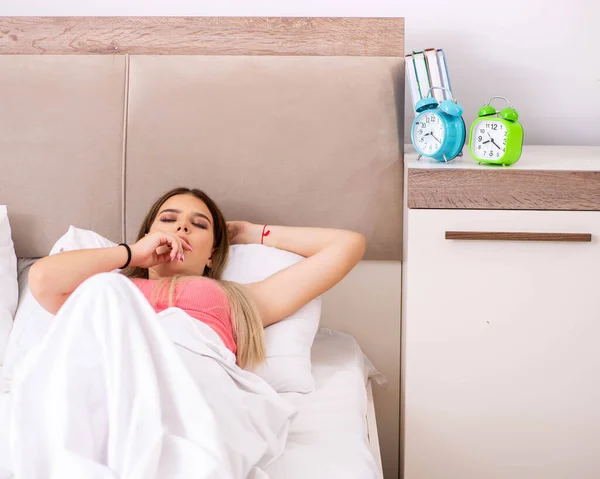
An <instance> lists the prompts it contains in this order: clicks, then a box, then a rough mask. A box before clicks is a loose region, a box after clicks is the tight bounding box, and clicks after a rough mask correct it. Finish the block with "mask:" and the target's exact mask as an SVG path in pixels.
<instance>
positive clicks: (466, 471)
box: [403, 147, 600, 479]
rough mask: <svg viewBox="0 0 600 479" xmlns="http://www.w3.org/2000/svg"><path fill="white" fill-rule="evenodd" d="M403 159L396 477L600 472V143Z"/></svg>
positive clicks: (513, 477)
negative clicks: (399, 465) (509, 154)
mask: <svg viewBox="0 0 600 479" xmlns="http://www.w3.org/2000/svg"><path fill="white" fill-rule="evenodd" d="M465 151H466V150H465ZM405 168H406V171H405V173H406V174H405V182H406V185H405V186H406V188H407V190H406V191H407V209H406V210H405V214H406V215H407V217H406V223H405V225H406V232H405V241H406V245H405V248H406V252H405V257H404V271H403V279H404V281H406V285H405V287H406V288H405V293H406V294H405V295H404V297H403V306H404V307H403V318H404V331H403V335H404V347H405V349H404V365H403V367H404V377H403V384H404V403H403V404H404V438H403V441H404V478H405V479H422V478H427V479H438V478H440V479H442V478H443V479H451V478H457V479H458V478H460V479H484V478H485V479H495V478H497V479H508V478H510V479H532V478H544V479H554V478H555V479H559V478H560V479H566V478H582V479H583V478H586V479H587V478H592V477H597V476H598V470H599V469H600V381H599V380H598V378H599V375H600V147H525V149H524V152H523V156H522V158H521V160H520V161H519V163H517V164H516V165H514V166H513V167H509V168H503V167H492V166H489V165H478V164H477V163H475V162H474V161H473V160H472V159H471V158H470V157H469V156H468V153H467V156H466V157H464V158H461V159H458V160H455V161H453V162H451V163H449V164H447V165H446V164H441V163H437V162H435V163H434V162H432V161H430V160H427V159H422V160H421V161H416V154H414V153H413V154H411V153H410V149H409V148H408V149H407V154H406V155H405Z"/></svg>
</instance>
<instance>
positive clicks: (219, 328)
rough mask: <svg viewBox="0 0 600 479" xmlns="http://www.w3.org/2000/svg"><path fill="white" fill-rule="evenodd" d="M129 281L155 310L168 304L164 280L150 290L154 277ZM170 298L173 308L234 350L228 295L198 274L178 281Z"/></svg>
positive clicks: (166, 287) (159, 310)
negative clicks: (217, 336)
mask: <svg viewBox="0 0 600 479" xmlns="http://www.w3.org/2000/svg"><path fill="white" fill-rule="evenodd" d="M132 281H133V283H134V284H135V285H136V286H137V287H138V288H139V289H140V291H141V292H142V293H143V294H144V296H146V298H147V299H148V301H149V302H150V304H151V305H152V307H153V308H154V310H155V311H156V312H157V313H159V312H161V311H163V310H165V309H167V308H168V307H169V283H168V282H167V283H166V286H164V287H160V286H157V287H158V288H160V289H161V290H162V291H153V289H154V287H155V286H156V285H157V281H156V280H151V279H138V278H134V279H132ZM173 300H174V301H173V302H174V304H173V306H174V307H176V308H180V309H182V310H183V311H185V312H186V313H187V314H189V315H190V316H191V317H193V318H195V319H197V320H198V321H201V322H203V323H204V324H206V325H208V326H209V327H210V328H212V330H213V331H214V332H215V333H217V334H218V335H219V337H220V338H221V340H222V341H223V343H224V344H225V347H226V348H227V349H229V350H230V351H231V352H232V353H233V354H235V353H236V351H237V347H236V344H235V339H234V334H233V323H232V320H231V308H230V305H229V298H228V297H227V294H225V291H223V290H222V289H221V288H220V287H219V285H218V284H217V283H216V282H215V281H213V280H211V279H209V278H202V277H197V278H187V279H183V280H179V282H178V283H177V284H176V285H175V292H174V296H173Z"/></svg>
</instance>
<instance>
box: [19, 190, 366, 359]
mask: <svg viewBox="0 0 600 479" xmlns="http://www.w3.org/2000/svg"><path fill="white" fill-rule="evenodd" d="M261 242H262V243H264V244H265V245H267V246H274V247H276V248H279V249H283V250H287V251H291V252H293V253H297V254H299V255H301V256H304V257H306V259H305V260H303V261H301V262H299V263H297V264H295V265H292V266H290V267H288V268H286V269H284V270H282V271H280V272H278V273H276V274H274V275H273V276H271V277H269V278H267V279H265V280H263V281H260V282H257V283H252V284H247V285H240V284H236V283H231V282H226V281H221V280H220V278H221V274H222V272H223V269H224V268H225V265H226V262H227V256H228V251H229V245H230V244H251V243H261ZM364 251H365V238H364V237H363V236H362V235H361V234H359V233H355V232H352V231H345V230H336V229H324V228H297V227H284V226H268V227H267V229H266V230H265V227H264V226H263V225H255V224H251V223H248V222H244V221H230V222H226V221H225V219H224V217H223V214H222V213H221V211H220V209H219V208H218V207H217V205H216V204H215V203H214V201H212V200H211V199H210V198H209V197H208V196H207V195H206V194H205V193H203V192H202V191H200V190H197V189H187V188H176V189H174V190H171V191H169V192H167V193H165V194H164V195H162V196H161V197H160V198H159V199H158V200H157V201H156V202H155V203H154V205H153V206H152V208H151V209H150V211H149V212H148V214H147V216H146V218H145V220H144V221H143V223H142V225H141V227H140V231H139V234H138V238H137V242H136V243H135V244H133V245H131V246H130V247H128V246H126V245H119V246H116V247H114V248H104V249H88V250H79V251H69V252H64V253H61V254H57V255H52V256H48V257H46V258H43V259H41V260H39V261H38V262H36V263H35V265H34V266H33V267H32V268H31V271H30V273H29V285H30V288H31V291H32V293H33V295H34V297H35V298H36V300H37V301H38V302H39V303H40V304H41V305H42V306H43V307H44V308H45V309H46V310H47V311H49V312H50V313H52V314H56V313H57V312H58V310H59V309H60V308H61V306H62V305H63V304H64V303H65V301H66V300H67V299H68V298H69V296H70V295H71V294H72V293H73V291H74V290H75V289H76V288H77V287H78V286H79V285H80V284H81V283H82V282H84V281H85V280H86V279H87V278H89V277H91V276H93V275H95V274H98V273H102V272H108V271H113V270H115V269H116V268H122V269H123V274H124V275H126V276H127V277H129V278H130V279H131V280H132V281H133V282H134V283H135V285H136V286H137V287H138V288H139V289H140V290H141V291H142V293H144V295H145V296H146V298H147V299H148V301H149V302H150V303H151V305H152V306H153V307H154V309H155V310H156V311H157V312H159V311H161V310H164V309H166V308H167V307H169V306H176V307H179V308H181V309H183V310H184V311H186V312H187V313H188V314H189V315H190V316H192V317H194V318H196V319H198V320H199V321H202V322H203V323H205V324H207V325H208V326H210V327H211V328H212V329H213V330H214V331H215V332H216V333H217V335H218V336H219V337H220V338H221V340H222V341H223V343H224V345H225V346H226V347H227V348H228V349H229V350H230V351H232V352H233V353H234V354H236V357H237V363H238V365H240V366H241V367H244V368H251V367H253V366H255V365H257V364H259V363H260V362H261V361H262V360H263V359H264V356H265V348H264V340H263V334H262V329H263V328H265V327H267V326H269V325H271V324H273V323H276V322H278V321H280V320H282V319H284V318H286V317H287V316H289V315H290V314H292V313H293V312H294V311H296V310H298V309H299V308H301V307H302V306H303V305H304V304H306V303H308V302H309V301H311V300H313V299H314V298H316V297H318V296H319V295H321V294H322V293H324V292H325V291H327V290H328V289H330V288H331V287H332V286H334V285H335V284H336V283H338V282H339V281H340V280H341V279H342V278H343V277H344V276H345V275H346V274H347V273H348V272H349V271H350V270H351V269H352V268H353V267H354V266H355V265H356V264H357V263H358V261H360V259H361V258H362V256H363V254H364ZM124 265H125V267H123V266H124Z"/></svg>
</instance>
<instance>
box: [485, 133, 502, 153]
mask: <svg viewBox="0 0 600 479" xmlns="http://www.w3.org/2000/svg"><path fill="white" fill-rule="evenodd" d="M486 133H487V136H489V137H490V139H489V140H487V141H484V142H483V143H482V145H485V144H486V143H489V142H490V141H491V142H492V144H493V145H494V146H495V147H496V148H498V149H499V150H502V148H500V147H499V146H498V144H497V143H496V142H495V141H494V139H493V138H492V135H490V132H489V131H486Z"/></svg>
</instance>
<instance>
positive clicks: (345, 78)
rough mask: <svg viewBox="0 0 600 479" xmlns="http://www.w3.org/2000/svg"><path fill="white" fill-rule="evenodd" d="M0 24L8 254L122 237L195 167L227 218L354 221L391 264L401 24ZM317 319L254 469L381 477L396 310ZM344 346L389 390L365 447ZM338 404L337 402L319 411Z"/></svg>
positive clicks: (371, 250)
mask: <svg viewBox="0 0 600 479" xmlns="http://www.w3.org/2000/svg"><path fill="white" fill-rule="evenodd" d="M0 27H2V28H0V31H1V32H2V33H1V35H0V62H2V68H1V69H0V71H1V73H0V92H1V93H0V107H1V108H2V109H3V111H10V112H11V115H7V116H5V117H3V118H2V119H0V128H1V130H2V131H3V132H5V135H3V136H2V138H0V148H2V149H3V155H2V157H0V166H1V167H2V168H3V171H5V172H7V173H8V174H6V175H3V176H2V178H0V204H8V205H9V206H10V208H11V212H10V220H11V225H12V227H13V238H14V241H15V247H16V250H17V254H18V255H19V256H20V257H39V256H42V255H44V254H47V252H48V251H49V249H50V247H51V245H52V244H53V242H54V241H55V240H56V238H57V237H58V236H59V235H60V233H61V232H62V231H64V229H65V228H66V227H68V225H70V224H77V225H79V226H81V227H84V228H89V229H93V230H94V231H99V232H100V233H102V234H103V235H105V236H106V237H108V238H113V239H114V240H115V241H117V240H128V241H131V240H132V239H133V237H134V236H135V230H136V228H137V224H138V223H139V221H140V218H141V215H142V214H143V210H144V208H146V206H147V204H148V203H149V202H150V201H151V199H152V198H154V197H155V196H156V192H158V191H161V190H164V189H166V188H169V187H172V186H175V185H178V184H180V183H182V182H188V181H189V180H190V179H193V180H194V181H197V182H202V181H205V178H210V179H211V181H210V184H209V186H207V187H205V189H206V190H207V191H208V192H209V193H210V194H211V195H212V196H214V197H215V198H218V199H219V201H220V203H221V205H222V207H223V209H224V210H225V213H226V215H227V217H229V218H234V217H236V218H244V219H247V220H249V221H257V222H259V221H261V222H269V223H271V224H275V223H281V224H295V225H317V226H318V225H323V226H333V227H341V228H349V229H355V230H358V231H361V232H362V233H364V234H365V236H366V237H367V240H368V244H369V246H368V251H367V254H366V256H365V259H366V260H367V261H377V260H387V261H390V260H391V261H398V260H400V256H401V251H402V245H401V241H400V238H402V231H401V227H402V218H401V211H402V145H403V141H402V135H403V100H404V77H403V72H404V64H403V20H402V19H397V18H390V19H344V18H335V19H332V18H329V19H328V18H322V19H306V18H174V17H172V18H119V19H115V18H1V19H0ZM25 126H26V127H25ZM14 160H17V161H14ZM223 178H227V181H225V180H224V179H223ZM25 185H26V186H25ZM290 185H293V187H290ZM115 211H118V212H120V214H118V215H114V212H115ZM332 319H333V320H328V319H327V318H326V317H324V318H323V322H322V326H324V329H322V330H321V331H320V332H319V335H318V336H317V339H316V341H315V344H314V346H313V373H314V375H315V378H316V381H317V385H318V388H317V391H316V392H315V393H311V394H308V395H295V394H292V393H289V394H288V393H284V395H285V396H286V398H287V399H289V400H290V401H291V402H292V403H294V404H295V405H297V406H298V408H299V410H300V413H299V415H298V417H297V418H296V420H295V423H294V424H293V425H292V428H291V432H290V441H289V444H288V447H287V448H286V451H285V452H284V454H283V455H282V456H281V458H280V459H279V460H278V461H277V462H275V463H274V464H272V465H271V466H270V469H269V471H268V473H269V474H270V476H271V477H288V478H293V477H342V476H343V477H351V476H350V475H348V474H346V473H345V472H344V473H343V474H342V476H339V475H337V474H336V473H334V472H332V471H340V470H341V471H344V469H343V468H344V467H348V471H354V473H356V472H358V471H361V467H365V468H367V469H366V470H368V468H369V467H371V466H369V463H370V461H373V463H372V464H374V465H375V467H376V468H377V470H378V471H381V469H382V462H381V456H382V454H381V450H383V451H384V463H385V464H386V467H384V468H386V469H387V470H388V471H392V473H393V471H395V470H396V468H397V457H398V448H397V445H398V443H397V441H398V430H399V428H398V422H397V421H398V409H399V406H398V405H399V403H398V391H399V377H397V376H395V375H394V374H397V372H398V371H399V346H400V341H399V330H400V326H399V321H400V320H399V318H380V317H374V318H371V322H372V324H371V327H368V328H365V325H364V318H359V317H354V318H352V317H349V318H345V319H346V321H345V323H344V328H343V329H344V330H345V331H347V332H348V333H350V334H349V335H344V334H341V333H339V332H335V331H332V330H330V329H327V326H328V321H331V322H332V324H333V323H335V324H339V322H340V320H339V318H332ZM382 338H383V339H382ZM358 345H360V347H359V346H358ZM360 348H362V349H363V350H364V351H365V353H366V355H367V356H368V357H369V358H370V359H371V360H372V361H373V363H374V364H375V365H376V366H377V367H380V365H383V367H380V369H382V370H383V372H385V373H386V376H387V377H388V381H389V385H390V389H391V390H392V391H393V394H392V395H388V396H386V395H385V393H381V394H380V396H379V398H380V407H378V409H382V410H385V411H391V410H394V412H393V415H391V416H387V415H386V418H385V421H384V424H383V425H382V424H380V429H381V427H383V428H384V429H383V430H384V434H385V437H386V438H387V440H386V442H385V443H382V447H381V448H380V445H379V444H380V443H379V434H378V430H377V424H376V419H375V417H376V416H375V404H374V402H373V392H372V381H371V380H369V377H372V375H373V374H376V373H375V370H374V369H372V368H371V367H370V366H369V364H370V363H369V362H368V361H367V362H366V363H364V362H363V354H362V352H361V349H360ZM390 363H391V364H392V366H391V367H390V366H389V364H390ZM390 370H391V371H392V374H391V375H390V374H389V371H390ZM377 377H379V376H377ZM346 387H348V388H350V390H347V389H344V388H346ZM350 391H353V392H350ZM349 397H350V398H352V401H347V398H349ZM342 398H345V399H346V401H347V402H349V404H348V410H344V408H342V409H341V410H340V408H337V407H335V406H333V405H337V404H339V403H340V401H342ZM334 411H336V412H337V413H339V416H338V415H336V414H334V413H333V412H334ZM342 413H344V414H346V415H342ZM319 418H320V419H319ZM342 424H353V427H352V428H351V429H344V427H342ZM380 432H381V431H380ZM343 438H346V441H344V440H343ZM310 444H312V445H313V447H310ZM317 444H320V445H323V447H320V448H319V447H315V446H316V445H317ZM332 444H338V445H339V447H338V448H335V447H334V448H332V446H331V445H332ZM325 445H329V447H328V448H326V447H325ZM365 451H369V455H365V454H366V453H365ZM349 457H353V458H355V459H357V460H358V461H359V462H358V463H355V464H354V465H353V463H350V462H348V463H345V462H344V459H345V458H346V459H347V458H349ZM327 464H329V466H327ZM360 464H362V465H363V466H361V465H360ZM365 464H366V465H365ZM302 467H304V469H302ZM311 468H312V469H311ZM336 468H337V469H336ZM340 468H341V469H340ZM294 474H296V475H294ZM317 474H321V476H319V475H317ZM356 477H361V476H359V475H358V476H356Z"/></svg>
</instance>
